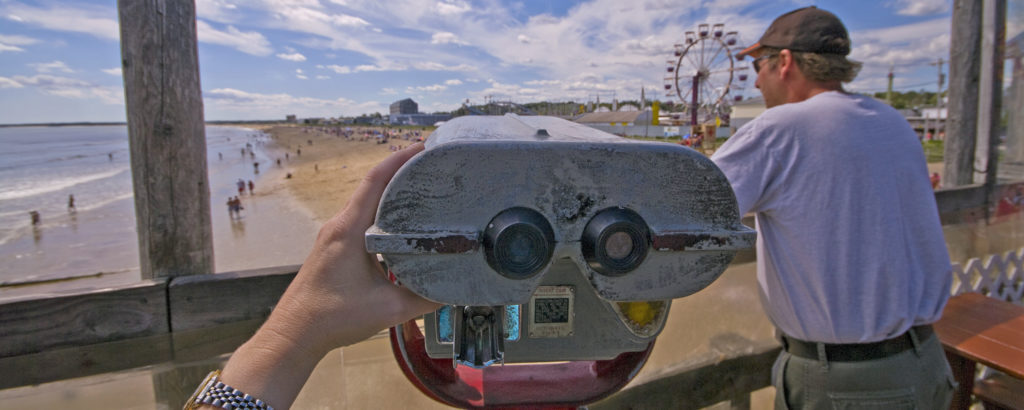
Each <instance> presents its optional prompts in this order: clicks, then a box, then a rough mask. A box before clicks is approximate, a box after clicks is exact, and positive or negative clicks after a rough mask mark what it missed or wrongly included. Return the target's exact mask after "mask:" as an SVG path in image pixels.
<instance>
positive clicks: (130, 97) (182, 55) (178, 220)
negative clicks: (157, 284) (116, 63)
mask: <svg viewBox="0 0 1024 410" xmlns="http://www.w3.org/2000/svg"><path fill="white" fill-rule="evenodd" d="M117 8H118V15H119V17H120V23H121V64H122V72H123V75H124V93H125V107H126V108H127V112H128V136H129V146H130V150H131V164H132V183H133V185H134V189H135V217H136V220H137V226H138V233H139V257H140V259H141V261H140V263H141V264H140V266H141V270H142V277H143V278H163V277H173V276H180V275H190V274H203V273H211V272H212V271H213V235H212V229H211V225H210V188H209V182H208V180H207V175H206V134H205V129H204V124H203V99H202V92H201V90H200V88H199V57H198V55H197V51H196V14H195V3H194V2H193V1H191V0H190V1H171V0H119V1H118V2H117Z"/></svg>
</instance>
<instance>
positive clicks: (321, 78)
mask: <svg viewBox="0 0 1024 410" xmlns="http://www.w3.org/2000/svg"><path fill="white" fill-rule="evenodd" d="M316 79H317V80H330V79H331V76H329V75H318V76H316Z"/></svg>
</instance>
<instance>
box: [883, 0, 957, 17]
mask: <svg viewBox="0 0 1024 410" xmlns="http://www.w3.org/2000/svg"><path fill="white" fill-rule="evenodd" d="M891 6H892V7H895V8H896V9H897V11H896V14H900V15H904V16H925V15H932V14H939V13H945V12H947V11H949V1H947V0H895V1H894V2H893V3H892V4H891Z"/></svg>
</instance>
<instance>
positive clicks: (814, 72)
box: [762, 47, 861, 83]
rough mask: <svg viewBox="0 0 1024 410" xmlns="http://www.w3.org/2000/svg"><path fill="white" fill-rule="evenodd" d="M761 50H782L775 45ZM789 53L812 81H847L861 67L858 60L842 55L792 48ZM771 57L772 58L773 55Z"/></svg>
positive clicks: (772, 53)
mask: <svg viewBox="0 0 1024 410" xmlns="http://www.w3.org/2000/svg"><path fill="white" fill-rule="evenodd" d="M762 50H763V51H762V53H764V54H770V55H778V54H779V52H780V51H782V49H781V48H776V47H763V48H762ZM790 53H792V54H793V60H794V61H796V65H797V66H798V67H800V71H801V72H803V73H804V76H806V77H807V78H808V79H811V80H814V81H820V82H826V81H840V82H844V83H848V82H850V81H853V79H854V78H856V77H857V73H858V72H860V68H861V63H860V62H859V61H853V60H850V59H848V58H846V56H844V55H839V54H818V53H808V52H804V51H793V50H790ZM771 59H772V60H774V59H775V57H772V58H771Z"/></svg>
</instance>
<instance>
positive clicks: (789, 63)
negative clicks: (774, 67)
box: [778, 49, 796, 78]
mask: <svg viewBox="0 0 1024 410" xmlns="http://www.w3.org/2000/svg"><path fill="white" fill-rule="evenodd" d="M778 65H779V75H781V76H782V78H786V77H788V76H789V75H790V74H792V71H793V68H795V67H796V61H795V60H793V52H792V51H789V49H783V50H782V51H779V60H778Z"/></svg>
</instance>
